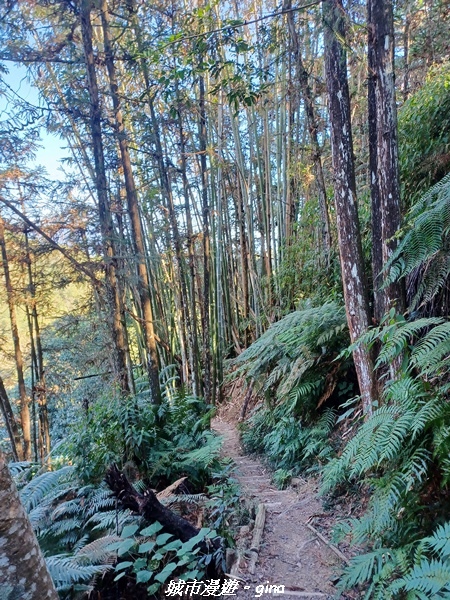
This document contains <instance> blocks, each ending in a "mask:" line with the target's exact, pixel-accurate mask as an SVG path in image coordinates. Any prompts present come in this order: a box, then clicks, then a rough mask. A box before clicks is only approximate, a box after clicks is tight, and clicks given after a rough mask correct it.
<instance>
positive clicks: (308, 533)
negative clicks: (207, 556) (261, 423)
mask: <svg viewBox="0 0 450 600" xmlns="http://www.w3.org/2000/svg"><path fill="white" fill-rule="evenodd" d="M213 429H215V431H217V433H219V434H220V435H222V436H223V450H222V451H223V455H224V456H228V457H230V458H232V459H233V460H234V462H235V464H236V472H235V478H236V479H237V480H238V482H239V484H240V486H241V494H242V499H243V501H244V500H245V501H246V502H251V503H252V504H254V505H255V506H259V507H260V506H261V504H264V507H263V508H260V511H262V512H265V522H264V528H263V532H262V540H261V543H260V545H259V549H258V554H257V561H256V567H253V568H252V559H251V552H250V553H249V551H248V549H251V548H252V544H253V540H252V532H251V531H249V528H248V527H241V532H240V535H239V537H238V540H237V545H238V556H239V559H238V560H239V568H238V569H236V567H235V570H234V574H235V575H236V576H237V577H238V578H239V579H241V580H242V586H241V588H240V590H239V592H238V594H237V596H236V597H237V598H239V599H240V600H244V599H245V600H246V599H248V598H255V597H262V598H263V599H264V600H266V599H267V600H268V599H269V598H270V597H274V596H277V597H279V598H281V597H282V598H286V599H290V598H292V599H294V598H303V599H305V600H316V599H320V598H322V599H324V600H326V599H331V598H336V597H338V596H337V595H336V590H335V588H334V586H333V583H332V582H333V581H335V580H336V574H337V573H338V572H339V568H340V567H341V566H342V562H343V561H342V558H341V557H339V555H338V553H339V551H338V550H337V549H334V550H333V549H331V548H330V547H329V546H328V545H327V542H328V540H327V539H326V538H323V540H322V539H320V535H321V534H320V531H319V530H318V529H317V528H316V527H315V526H314V524H315V519H316V518H320V517H321V516H323V509H322V507H321V504H320V501H319V499H318V497H317V485H316V483H315V482H314V481H311V480H309V481H306V480H303V479H296V480H294V483H295V487H290V488H288V489H286V490H277V489H276V487H275V486H274V484H273V483H272V482H271V473H270V471H269V469H268V468H267V467H265V466H264V465H263V464H262V462H261V461H259V460H258V459H257V458H254V457H250V456H248V455H245V454H244V452H243V450H242V447H241V444H240V441H239V434H238V432H237V430H236V427H235V425H234V423H229V422H226V421H225V420H222V419H220V418H216V419H214V422H213ZM264 508H265V511H264ZM256 521H258V519H256ZM245 538H247V539H245ZM244 542H245V546H246V547H247V551H246V552H244V550H243V545H244ZM254 559H255V555H254V557H253V562H254ZM252 570H254V573H253V574H252V573H251V571H252ZM263 585H264V586H265V588H268V587H269V586H270V585H277V586H282V585H284V586H285V587H284V593H282V594H281V593H274V592H273V589H274V588H272V591H271V592H269V593H266V592H261V590H262V586H263ZM257 586H259V587H258V590H257V591H256V592H255V590H256V588H257ZM244 587H245V588H247V589H244ZM260 594H261V595H260Z"/></svg>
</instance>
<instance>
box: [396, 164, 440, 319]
mask: <svg viewBox="0 0 450 600" xmlns="http://www.w3.org/2000/svg"><path fill="white" fill-rule="evenodd" d="M449 233H450V175H446V176H445V177H444V178H443V179H442V180H441V181H440V182H439V183H437V184H436V185H434V186H433V187H432V188H431V189H430V190H428V192H426V193H425V194H424V195H423V196H422V197H421V198H420V199H419V200H418V201H417V202H416V204H414V205H413V206H412V208H411V210H410V211H409V213H408V215H407V231H406V233H405V235H404V236H403V238H402V240H401V241H400V243H399V246H398V248H397V250H396V251H395V252H394V254H393V255H392V257H391V259H390V261H389V263H388V264H387V267H386V268H387V269H388V270H389V281H394V280H397V279H399V278H401V277H409V278H410V280H411V281H410V286H409V287H410V288H411V292H410V296H411V298H410V309H411V310H416V309H417V308H418V307H419V306H420V305H422V304H426V303H429V302H431V301H432V300H433V299H434V298H435V297H436V296H437V295H438V294H439V292H440V291H441V290H442V289H443V288H444V287H445V286H446V285H447V282H448V277H449V275H450V258H449V250H450V236H449ZM444 310H445V307H444ZM441 314H442V313H441Z"/></svg>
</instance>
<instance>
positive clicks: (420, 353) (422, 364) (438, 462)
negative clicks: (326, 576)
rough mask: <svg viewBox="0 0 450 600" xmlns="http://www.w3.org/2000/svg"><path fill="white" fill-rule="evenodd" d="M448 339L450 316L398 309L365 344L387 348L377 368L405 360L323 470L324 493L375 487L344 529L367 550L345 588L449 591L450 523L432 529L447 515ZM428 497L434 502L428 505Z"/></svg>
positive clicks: (414, 593)
mask: <svg viewBox="0 0 450 600" xmlns="http://www.w3.org/2000/svg"><path fill="white" fill-rule="evenodd" d="M421 334H422V335H421ZM420 335H421V337H420ZM449 337H450V323H448V322H443V319H438V318H428V319H424V318H423V319H417V320H416V321H410V322H408V321H405V319H404V318H402V317H399V316H395V315H393V314H390V315H388V317H387V319H385V321H384V323H382V325H381V326H380V327H378V328H375V329H373V330H371V331H370V332H368V333H367V334H366V335H365V336H363V338H362V340H360V342H359V343H366V344H368V345H369V346H370V345H371V344H374V343H375V342H378V343H380V344H381V348H380V352H379V358H378V363H377V367H379V368H384V369H385V370H386V368H387V366H388V365H391V364H398V359H399V358H401V359H402V363H401V366H400V368H397V371H396V373H395V376H394V377H393V379H391V380H386V378H385V382H384V383H385V386H384V393H383V398H382V404H381V406H380V407H379V408H376V410H375V411H374V412H373V414H372V415H371V416H370V417H369V418H368V419H367V420H366V421H364V422H362V423H361V424H360V426H359V428H358V429H357V430H356V433H355V435H354V436H353V438H352V439H350V441H349V442H348V443H347V444H346V446H345V447H344V448H343V450H342V453H341V455H340V456H339V458H334V459H333V460H331V461H330V462H329V463H328V464H327V465H326V466H325V468H324V470H323V491H324V492H325V491H330V490H332V489H336V487H337V486H339V485H343V484H346V483H347V482H349V481H350V482H351V481H353V482H361V485H363V486H364V487H365V488H366V489H367V490H368V491H370V501H369V504H368V507H367V510H366V511H365V513H364V514H363V515H362V516H361V517H359V518H357V519H355V518H354V519H350V520H348V521H347V522H344V523H341V524H340V527H339V529H340V533H341V535H349V536H350V537H351V540H352V541H353V543H355V544H358V545H361V544H365V545H366V546H367V545H368V546H369V549H370V551H369V552H366V553H365V554H363V555H362V556H358V557H356V558H354V559H353V560H352V561H351V564H350V566H349V567H348V569H346V571H345V573H344V576H343V578H342V581H341V586H342V588H343V589H348V588H352V587H355V586H361V585H363V586H365V588H364V589H365V596H364V597H365V598H374V599H375V598H391V597H399V598H400V597H404V594H407V596H406V597H407V598H431V597H432V598H438V597H439V598H441V597H447V596H448V592H449V590H447V588H446V586H447V582H448V580H449V579H448V572H449V569H450V564H449V563H448V554H449V547H450V545H449V542H448V534H449V531H450V530H449V527H448V524H446V525H443V526H441V527H438V528H437V529H436V531H435V532H434V534H432V535H429V533H430V532H431V531H432V528H433V527H434V526H435V524H436V522H442V521H443V520H444V519H445V518H446V517H448V515H447V513H446V510H445V497H446V494H447V493H448V489H447V485H448V482H449V481H450V470H449V467H450V462H449V459H448V453H449V448H450V407H449V404H448V386H447V384H446V382H447V380H448V367H449V365H448V360H446V357H447V356H448V343H449V342H448V340H449ZM430 378H432V380H433V383H434V385H430ZM439 384H440V385H439ZM429 496H432V497H433V498H434V502H433V506H432V507H431V506H430V507H429V508H428V510H427V511H424V506H423V505H424V504H426V503H427V500H426V498H427V497H429ZM424 536H426V537H424ZM446 594H447V595H446Z"/></svg>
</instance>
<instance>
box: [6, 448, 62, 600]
mask: <svg viewBox="0 0 450 600" xmlns="http://www.w3.org/2000/svg"><path fill="white" fill-rule="evenodd" d="M0 506H1V507H2V509H1V511H0V598H5V599H7V598H17V599H19V598H20V600H58V594H57V593H56V590H55V586H54V585H53V581H52V579H51V577H50V574H49V572H48V569H47V565H46V564H45V560H44V556H43V554H42V552H41V549H40V548H39V544H38V541H37V539H36V536H35V535H34V532H33V529H32V527H31V523H30V520H29V519H28V516H27V514H26V512H25V509H24V508H23V506H22V504H21V503H20V498H19V493H18V491H17V488H16V486H15V484H14V481H13V480H12V477H11V474H10V472H9V470H8V466H7V464H6V460H5V455H4V454H3V453H2V452H1V451H0Z"/></svg>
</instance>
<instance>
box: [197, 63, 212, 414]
mask: <svg viewBox="0 0 450 600" xmlns="http://www.w3.org/2000/svg"><path fill="white" fill-rule="evenodd" d="M199 67H200V69H202V67H203V57H202V56H200V60H199ZM198 85H199V117H200V118H199V123H198V129H199V131H198V138H199V150H200V177H201V194H202V226H203V303H204V304H203V313H202V319H203V322H202V330H203V396H204V399H205V402H206V403H207V404H210V403H211V402H212V397H213V389H212V360H211V339H210V323H211V321H210V294H211V246H210V233H209V231H210V230H209V214H210V211H209V199H208V182H207V164H206V148H207V141H208V139H207V136H208V133H207V127H206V107H205V80H204V77H203V75H200V76H199V83H198Z"/></svg>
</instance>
